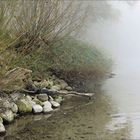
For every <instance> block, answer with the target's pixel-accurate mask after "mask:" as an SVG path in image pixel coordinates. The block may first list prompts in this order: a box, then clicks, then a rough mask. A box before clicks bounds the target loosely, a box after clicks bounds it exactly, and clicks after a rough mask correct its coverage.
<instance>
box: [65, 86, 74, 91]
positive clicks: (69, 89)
mask: <svg viewBox="0 0 140 140" xmlns="http://www.w3.org/2000/svg"><path fill="white" fill-rule="evenodd" d="M65 89H66V90H68V91H72V90H73V89H72V87H70V86H67V87H65Z"/></svg>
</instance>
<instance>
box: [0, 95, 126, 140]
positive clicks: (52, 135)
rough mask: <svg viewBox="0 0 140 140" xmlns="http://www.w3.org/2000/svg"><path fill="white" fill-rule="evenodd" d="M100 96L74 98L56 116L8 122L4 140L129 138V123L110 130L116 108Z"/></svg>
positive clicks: (32, 117) (68, 100) (66, 101)
mask: <svg viewBox="0 0 140 140" xmlns="http://www.w3.org/2000/svg"><path fill="white" fill-rule="evenodd" d="M95 98H96V99H93V100H89V99H87V98H85V97H72V98H70V99H67V100H65V102H64V103H63V105H62V106H61V109H60V110H59V111H56V112H54V113H53V114H52V115H49V114H48V115H34V116H31V115H29V116H25V117H24V116H23V117H21V118H20V119H17V120H16V121H15V122H14V123H13V124H11V125H7V126H6V129H7V134H6V136H5V137H3V138H2V137H1V140H25V139H26V140H122V139H128V138H129V135H128V134H129V132H128V128H127V127H128V126H126V127H124V128H120V129H116V130H115V131H110V130H108V129H107V127H106V125H107V124H108V123H109V122H110V121H111V113H112V108H111V107H110V105H109V102H110V101H109V99H108V98H107V97H106V96H105V95H102V94H97V95H95Z"/></svg>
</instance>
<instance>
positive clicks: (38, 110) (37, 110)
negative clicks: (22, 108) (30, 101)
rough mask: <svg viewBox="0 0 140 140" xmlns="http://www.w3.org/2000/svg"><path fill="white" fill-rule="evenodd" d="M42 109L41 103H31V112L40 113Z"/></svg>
mask: <svg viewBox="0 0 140 140" xmlns="http://www.w3.org/2000/svg"><path fill="white" fill-rule="evenodd" d="M42 111H43V108H42V106H41V105H33V112H34V113H41V112H42Z"/></svg>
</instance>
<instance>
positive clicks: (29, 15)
mask: <svg viewBox="0 0 140 140" xmlns="http://www.w3.org/2000/svg"><path fill="white" fill-rule="evenodd" d="M0 3H2V2H1V1H0ZM8 4H9V2H8V1H5V2H4V5H5V6H3V5H2V7H1V8H3V7H6V6H7V5H8ZM13 9H14V12H13V11H12V12H11V10H13ZM5 14H6V15H8V16H9V15H10V14H11V15H10V16H9V18H7V22H5V25H6V26H7V27H6V29H7V28H8V27H10V30H11V31H12V34H11V38H12V40H14V41H13V42H12V43H10V44H9V46H10V47H15V48H18V49H20V50H31V49H33V48H35V47H39V46H41V44H42V43H45V44H46V45H50V44H52V43H54V42H55V41H56V40H58V39H61V38H63V37H65V36H67V35H70V34H74V33H75V30H77V29H78V28H79V27H80V26H81V25H82V24H83V20H84V18H85V15H86V10H85V7H84V6H83V5H82V2H78V1H77V0H73V1H65V0H17V1H13V2H11V7H10V8H6V11H5ZM7 23H8V24H7ZM9 25H10V26H9ZM23 48H24V49H23Z"/></svg>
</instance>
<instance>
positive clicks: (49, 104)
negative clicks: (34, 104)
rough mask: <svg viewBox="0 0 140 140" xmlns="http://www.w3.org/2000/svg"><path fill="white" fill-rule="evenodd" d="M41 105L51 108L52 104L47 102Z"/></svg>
mask: <svg viewBox="0 0 140 140" xmlns="http://www.w3.org/2000/svg"><path fill="white" fill-rule="evenodd" d="M42 105H47V106H48V107H52V104H51V103H50V102H49V101H45V102H43V103H42Z"/></svg>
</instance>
